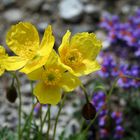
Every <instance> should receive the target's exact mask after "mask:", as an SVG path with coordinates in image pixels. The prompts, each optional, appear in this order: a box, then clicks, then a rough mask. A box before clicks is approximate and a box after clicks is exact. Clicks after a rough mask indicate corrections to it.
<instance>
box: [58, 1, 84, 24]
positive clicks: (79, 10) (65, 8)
mask: <svg viewBox="0 0 140 140" xmlns="http://www.w3.org/2000/svg"><path fill="white" fill-rule="evenodd" d="M83 11H84V7H83V4H82V3H81V2H80V1H79V0H62V1H61V3H60V4H59V14H60V17H61V18H62V19H64V20H67V21H71V22H77V21H78V20H79V19H81V16H82V14H83Z"/></svg>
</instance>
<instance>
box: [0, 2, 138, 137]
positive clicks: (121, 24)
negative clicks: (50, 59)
mask: <svg viewBox="0 0 140 140" xmlns="http://www.w3.org/2000/svg"><path fill="white" fill-rule="evenodd" d="M139 7H140V1H139V0H0V44H1V45H3V46H4V47H5V48H6V49H7V51H8V52H9V53H11V52H10V51H9V49H8V48H7V46H6V43H5V35H6V32H7V30H8V29H9V28H10V26H11V25H13V24H16V23H18V22H19V21H29V22H31V23H33V24H34V25H35V26H36V28H37V29H38V31H39V33H40V37H41V36H42V35H43V33H44V30H45V28H46V27H47V26H48V25H49V24H51V25H52V27H53V33H54V36H55V38H56V42H55V49H57V47H58V46H59V45H60V43H61V39H62V36H63V35H64V33H65V32H66V31H67V30H68V29H69V30H70V31H71V32H72V34H75V33H77V32H94V33H95V34H96V35H97V38H99V39H101V40H102V42H103V48H102V51H101V53H100V56H99V57H98V60H99V62H100V63H101V65H102V69H101V70H100V71H99V72H97V73H94V74H91V75H88V76H85V77H82V78H81V79H82V81H83V83H84V85H85V87H86V88H87V91H88V93H89V97H91V102H92V103H93V105H94V106H95V108H96V111H98V110H99V109H100V108H102V112H101V113H100V115H99V116H98V117H97V120H96V121H95V123H94V125H93V126H92V127H91V128H90V130H89V132H88V137H87V138H86V139H87V140H116V139H122V140H139V139H140V80H139V79H137V78H138V77H139V78H140V9H139ZM123 75H127V76H126V77H123ZM129 76H131V77H129ZM117 77H119V80H118V82H117V86H116V87H115V89H114V91H113V93H112V96H111V99H110V101H109V103H108V104H106V103H105V99H106V94H105V91H104V90H106V91H107V92H108V91H109V89H110V88H111V86H112V83H113V81H114V80H115V79H116V78H117ZM132 77H134V78H135V79H132ZM11 82H12V80H11V77H10V75H9V74H8V73H6V74H4V75H3V76H2V77H0V140H12V139H13V138H14V137H15V136H14V133H13V132H16V126H17V123H18V120H17V107H18V98H17V99H16V102H15V103H10V102H9V101H8V100H7V98H6V97H7V89H8V88H9V87H10V85H11ZM20 82H21V92H22V100H23V107H22V111H23V114H22V116H23V120H22V123H24V118H26V117H27V115H28V114H29V112H30V109H31V106H32V105H31V103H32V93H31V86H30V83H29V81H28V79H27V77H25V76H23V75H22V74H20ZM96 87H103V88H98V89H96ZM95 89H96V90H95ZM84 104H85V97H84V95H83V93H82V91H81V89H80V88H78V89H77V90H76V91H75V92H74V93H72V94H69V95H68V97H67V102H66V103H65V106H64V109H63V111H62V114H61V117H60V120H59V124H58V129H57V132H56V133H57V138H58V139H61V140H78V134H77V133H78V132H79V131H80V128H81V130H82V129H84V128H85V127H86V125H87V124H88V123H89V122H88V121H87V122H86V123H83V126H81V123H82V122H83V120H84V119H83V118H82V115H81V110H82V107H83V105H84ZM39 109H40V105H39V104H38V105H37V106H36V108H35V110H34V115H35V117H36V125H39V119H38V113H39ZM43 110H44V112H45V111H46V106H44V107H43ZM57 110H58V108H57V107H53V109H52V116H51V117H52V119H53V118H55V116H56V113H55V112H56V111H57ZM67 124H68V125H67ZM64 128H65V131H63V130H64ZM36 129H37V128H36ZM46 129H47V125H46V126H45V127H44V132H45V131H46ZM7 132H8V133H7ZM33 132H34V129H33V130H32V133H33ZM6 134H8V135H6ZM25 137H26V136H25ZM30 139H34V140H35V138H33V137H32V136H31V138H30ZM81 140H82V139H81ZM83 140H85V139H84V138H83Z"/></svg>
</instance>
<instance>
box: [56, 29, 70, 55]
mask: <svg viewBox="0 0 140 140" xmlns="http://www.w3.org/2000/svg"><path fill="white" fill-rule="evenodd" d="M70 35H71V32H70V31H69V30H68V31H67V32H66V33H65V35H64V36H63V39H62V43H61V45H60V47H59V48H58V51H59V54H60V56H61V55H65V53H66V52H67V49H68V48H67V47H69V39H70Z"/></svg>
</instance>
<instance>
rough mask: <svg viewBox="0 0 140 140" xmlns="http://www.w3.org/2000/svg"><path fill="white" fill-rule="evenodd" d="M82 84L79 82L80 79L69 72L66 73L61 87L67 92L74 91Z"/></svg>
mask: <svg viewBox="0 0 140 140" xmlns="http://www.w3.org/2000/svg"><path fill="white" fill-rule="evenodd" d="M80 84H81V81H80V80H79V78H77V77H76V76H74V75H72V74H71V73H69V72H65V73H64V74H63V78H62V81H61V82H60V85H61V86H62V87H63V89H64V90H65V91H67V92H69V91H73V90H74V89H75V88H76V87H77V86H79V85H80Z"/></svg>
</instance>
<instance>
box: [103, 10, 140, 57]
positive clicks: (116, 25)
mask: <svg viewBox="0 0 140 140" xmlns="http://www.w3.org/2000/svg"><path fill="white" fill-rule="evenodd" d="M100 27H102V28H104V29H106V30H107V32H108V38H109V40H110V42H111V43H112V49H113V50H114V49H115V50H116V52H117V53H118V55H120V56H125V57H127V54H128V53H129V54H130V52H131V53H132V55H133V57H135V58H137V57H140V9H139V10H137V11H136V13H135V15H133V16H130V17H129V18H128V19H127V20H126V21H125V22H121V20H120V18H119V17H118V16H116V15H115V16H112V17H111V16H105V17H103V19H102V22H101V24H100ZM118 46H119V47H118Z"/></svg>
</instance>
